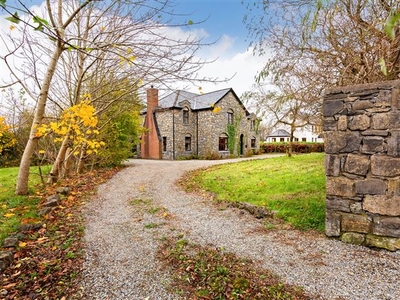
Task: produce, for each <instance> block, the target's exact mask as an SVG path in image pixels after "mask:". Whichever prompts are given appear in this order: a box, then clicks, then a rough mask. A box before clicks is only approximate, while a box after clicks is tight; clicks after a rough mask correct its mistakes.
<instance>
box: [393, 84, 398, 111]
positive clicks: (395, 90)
mask: <svg viewBox="0 0 400 300" xmlns="http://www.w3.org/2000/svg"><path fill="white" fill-rule="evenodd" d="M399 101H400V97H399V89H398V88H393V90H392V108H393V109H398V108H399V107H400V106H399Z"/></svg>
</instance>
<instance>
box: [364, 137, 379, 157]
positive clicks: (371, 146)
mask: <svg viewBox="0 0 400 300" xmlns="http://www.w3.org/2000/svg"><path fill="white" fill-rule="evenodd" d="M383 142H384V140H383V138H382V137H380V136H374V137H365V138H363V140H362V148H361V152H362V153H367V154H374V153H379V152H382V151H383V149H384V148H383Z"/></svg>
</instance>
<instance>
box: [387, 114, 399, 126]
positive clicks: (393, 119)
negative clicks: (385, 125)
mask: <svg viewBox="0 0 400 300" xmlns="http://www.w3.org/2000/svg"><path fill="white" fill-rule="evenodd" d="M389 128H390V129H400V112H399V111H392V112H390V113H389Z"/></svg>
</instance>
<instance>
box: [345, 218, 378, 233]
mask: <svg viewBox="0 0 400 300" xmlns="http://www.w3.org/2000/svg"><path fill="white" fill-rule="evenodd" d="M371 223H372V219H371V218H370V217H368V216H367V215H354V214H342V222H341V231H342V232H348V231H351V232H358V233H369V232H370V228H371Z"/></svg>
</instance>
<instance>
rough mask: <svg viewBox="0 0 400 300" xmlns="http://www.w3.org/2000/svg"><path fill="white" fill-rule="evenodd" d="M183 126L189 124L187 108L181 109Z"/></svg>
mask: <svg viewBox="0 0 400 300" xmlns="http://www.w3.org/2000/svg"><path fill="white" fill-rule="evenodd" d="M183 124H189V109H188V108H187V107H185V108H184V109H183Z"/></svg>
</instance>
